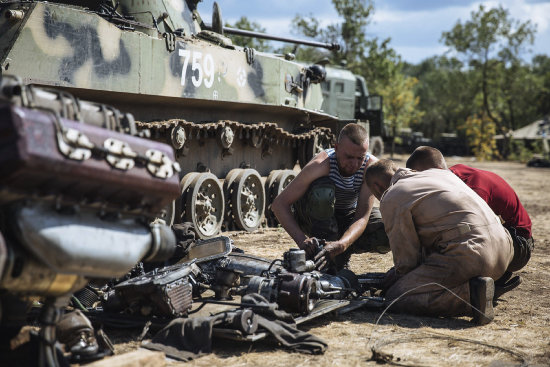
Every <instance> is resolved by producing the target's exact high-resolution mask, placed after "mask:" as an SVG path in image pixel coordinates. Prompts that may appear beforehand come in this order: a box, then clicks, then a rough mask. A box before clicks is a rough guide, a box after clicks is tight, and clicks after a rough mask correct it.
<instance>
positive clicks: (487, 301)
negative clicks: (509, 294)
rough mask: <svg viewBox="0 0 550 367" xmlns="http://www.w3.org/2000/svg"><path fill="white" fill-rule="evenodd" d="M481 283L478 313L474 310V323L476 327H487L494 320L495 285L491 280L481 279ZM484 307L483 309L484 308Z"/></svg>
mask: <svg viewBox="0 0 550 367" xmlns="http://www.w3.org/2000/svg"><path fill="white" fill-rule="evenodd" d="M481 280H483V282H481V284H479V287H480V288H481V287H482V289H481V292H479V293H480V296H481V298H480V299H479V305H480V311H481V313H480V312H478V311H476V310H474V322H475V323H476V324H477V325H487V324H488V323H490V322H491V321H493V319H494V318H495V312H494V310H493V297H494V295H495V283H494V282H493V281H492V279H491V278H481ZM484 306H485V307H484Z"/></svg>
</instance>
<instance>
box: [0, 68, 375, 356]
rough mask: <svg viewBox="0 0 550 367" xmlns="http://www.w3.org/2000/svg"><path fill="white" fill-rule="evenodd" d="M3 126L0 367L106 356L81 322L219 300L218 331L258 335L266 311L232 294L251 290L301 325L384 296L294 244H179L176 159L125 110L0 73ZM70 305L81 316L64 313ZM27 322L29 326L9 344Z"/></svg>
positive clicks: (105, 346) (119, 322)
mask: <svg viewBox="0 0 550 367" xmlns="http://www.w3.org/2000/svg"><path fill="white" fill-rule="evenodd" d="M0 76H1V74H0ZM0 132H1V133H0V142H1V143H0V144H1V145H0V148H1V152H2V154H0V339H1V340H0V348H1V350H0V352H1V354H2V358H3V362H7V363H8V364H10V363H12V364H17V365H24V364H25V363H24V362H23V361H22V360H21V359H20V358H21V353H23V355H24V356H25V357H26V358H36V357H37V358H38V363H37V361H31V362H29V363H28V364H29V365H39V366H59V365H63V364H64V363H65V362H66V360H67V359H70V360H71V361H72V362H77V363H82V362H85V361H90V360H93V359H97V358H101V357H102V356H105V355H108V354H110V353H112V350H113V348H112V344H111V343H110V341H109V339H108V338H107V336H106V335H105V333H104V332H103V331H102V330H101V329H97V330H96V331H95V332H94V330H93V328H92V325H91V324H90V321H88V320H87V319H86V317H85V316H88V318H89V319H91V320H92V322H93V323H96V325H97V324H104V325H111V326H118V327H136V326H139V327H143V325H144V324H145V323H146V322H149V323H150V325H151V329H154V328H155V327H157V328H160V327H162V326H164V325H166V324H167V323H168V322H170V321H171V320H173V319H175V318H181V317H187V318H189V317H192V316H191V315H194V314H195V313H196V314H197V315H198V314H199V312H200V311H199V309H200V308H202V307H204V305H208V304H216V305H217V306H220V307H222V306H223V307H225V310H224V312H225V313H224V317H222V318H219V319H216V320H213V322H214V324H213V325H214V334H215V335H218V336H222V337H226V338H233V339H244V340H257V339H259V338H263V337H264V336H265V335H266V334H265V331H264V330H262V329H261V328H259V327H258V326H257V323H256V322H255V320H256V318H255V312H256V311H257V310H258V309H259V308H261V307H262V306H258V305H253V304H247V303H246V302H245V303H243V302H240V298H241V297H245V296H246V295H251V294H257V295H261V296H262V297H263V299H265V300H266V301H267V302H269V303H270V304H276V305H277V307H278V308H279V309H281V310H284V311H287V312H289V313H291V314H293V315H294V316H295V321H296V323H300V322H304V321H307V320H308V319H311V318H313V317H317V316H319V315H322V314H326V313H328V312H330V311H334V310H337V309H340V310H341V311H342V310H346V309H348V310H349V309H352V308H356V307H360V306H364V305H371V306H379V305H380V303H381V300H380V299H378V298H376V297H369V296H368V295H367V296H365V292H364V289H365V287H361V286H360V285H361V281H358V280H357V279H356V277H355V276H354V275H353V274H352V273H351V272H347V271H346V272H343V273H341V274H336V275H327V274H321V273H319V272H317V271H315V270H314V269H313V263H312V262H311V261H306V260H305V254H304V253H303V251H300V250H291V251H289V252H287V253H286V254H285V256H284V259H280V260H276V261H269V260H266V259H261V258H256V257H253V256H250V255H246V254H244V253H239V252H236V251H232V245H231V243H230V240H229V239H228V238H226V237H216V238H212V239H206V240H194V236H193V235H191V236H188V238H187V240H186V241H183V242H182V241H181V238H178V231H177V230H174V228H173V227H171V226H169V225H167V224H166V223H165V221H163V220H162V219H160V220H159V219H157V218H159V217H162V216H163V213H166V210H165V209H166V207H169V206H170V205H171V203H173V202H174V200H175V199H177V198H179V197H180V195H181V190H180V180H179V175H178V172H179V171H180V165H179V164H178V163H177V161H176V159H175V155H174V151H173V148H172V147H171V146H169V145H166V144H163V143H160V142H158V141H154V140H150V139H144V138H143V137H142V136H141V135H140V132H139V129H137V128H136V122H135V121H134V118H133V116H132V115H131V114H124V113H122V112H120V111H119V110H117V109H115V108H113V107H110V106H107V105H104V104H98V103H93V102H86V101H81V100H79V99H77V98H75V97H74V96H72V95H71V94H69V93H67V92H65V91H63V90H59V89H48V88H39V87H34V86H32V85H26V84H25V83H23V82H22V81H21V80H20V79H18V78H16V77H12V76H6V75H4V76H3V77H1V79H0ZM272 179H274V178H273V177H272ZM197 195H198V194H197ZM199 196H200V195H198V196H196V195H195V194H193V197H196V198H198V197H199ZM193 224H195V223H194V222H193ZM196 232H197V231H195V232H194V233H196ZM180 234H181V233H180ZM199 237H201V235H200V233H199ZM371 281H372V279H370V280H369V279H363V283H365V282H367V283H368V282H371ZM365 284H366V283H365ZM73 294H74V295H73ZM67 307H68V308H67ZM228 307H229V308H230V310H229V311H227V308H228ZM70 309H78V310H79V312H76V311H73V312H70V313H66V314H65V315H64V312H65V311H66V310H70ZM29 323H30V324H31V325H34V326H39V329H38V331H36V329H33V330H31V331H30V332H29V333H28V335H29V338H28V339H30V342H28V343H23V344H21V343H19V342H17V343H15V344H14V340H15V339H14V337H15V336H16V335H18V334H19V336H20V335H21V333H20V330H21V328H22V327H23V326H25V325H29ZM56 332H57V335H56ZM60 341H61V342H62V343H63V344H62V343H60ZM24 348H30V351H26V352H25V349H24ZM18 350H19V354H17V351H18ZM12 354H13V355H14V356H13V357H11V356H12ZM10 358H12V359H10Z"/></svg>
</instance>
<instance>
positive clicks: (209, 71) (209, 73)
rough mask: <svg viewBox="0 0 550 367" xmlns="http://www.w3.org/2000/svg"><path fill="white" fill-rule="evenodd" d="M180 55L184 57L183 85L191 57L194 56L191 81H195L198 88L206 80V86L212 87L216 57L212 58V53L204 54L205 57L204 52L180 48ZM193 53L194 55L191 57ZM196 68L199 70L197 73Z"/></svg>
mask: <svg viewBox="0 0 550 367" xmlns="http://www.w3.org/2000/svg"><path fill="white" fill-rule="evenodd" d="M179 55H180V56H181V57H183V67H182V69H181V85H185V79H186V74H187V66H189V59H190V58H192V63H191V82H192V83H193V85H194V86H195V87H197V88H198V87H200V86H201V84H202V82H203V81H204V86H205V87H206V88H210V87H212V84H214V59H213V58H212V55H211V54H206V55H204V59H203V58H202V52H199V51H189V50H183V49H180V50H179ZM191 55H193V56H192V57H191ZM201 61H202V62H201ZM195 70H198V72H197V73H195ZM203 72H204V79H203Z"/></svg>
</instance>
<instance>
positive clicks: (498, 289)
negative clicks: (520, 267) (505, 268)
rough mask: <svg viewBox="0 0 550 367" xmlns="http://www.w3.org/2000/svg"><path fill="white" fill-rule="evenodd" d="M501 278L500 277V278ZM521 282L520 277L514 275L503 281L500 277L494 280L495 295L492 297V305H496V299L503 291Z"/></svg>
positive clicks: (507, 290) (505, 291)
mask: <svg viewBox="0 0 550 367" xmlns="http://www.w3.org/2000/svg"><path fill="white" fill-rule="evenodd" d="M501 279H502V278H501ZM520 284H521V277H520V276H519V275H516V276H515V277H513V278H512V279H509V278H508V279H507V280H506V281H505V282H501V281H500V279H499V280H497V281H496V282H495V295H494V297H493V306H496V303H497V300H498V299H499V298H500V296H502V295H503V294H504V293H507V292H510V291H511V290H512V289H514V288H516V287H517V286H518V285H520Z"/></svg>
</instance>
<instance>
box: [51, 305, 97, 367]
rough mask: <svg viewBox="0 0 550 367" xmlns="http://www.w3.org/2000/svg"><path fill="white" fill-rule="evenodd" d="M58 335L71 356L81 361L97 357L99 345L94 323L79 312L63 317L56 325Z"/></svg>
mask: <svg viewBox="0 0 550 367" xmlns="http://www.w3.org/2000/svg"><path fill="white" fill-rule="evenodd" d="M56 335H57V339H58V340H59V342H60V343H63V344H65V348H66V349H67V350H68V351H70V352H71V355H73V356H78V357H77V358H78V359H79V360H84V361H85V360H91V359H94V356H96V355H97V353H98V351H99V345H98V343H97V340H96V339H95V336H94V328H93V327H92V323H91V322H90V320H88V318H87V317H86V316H84V315H83V314H82V312H80V311H79V310H75V311H72V312H69V313H66V314H64V315H63V316H61V318H60V320H59V321H58V322H57V324H56Z"/></svg>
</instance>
